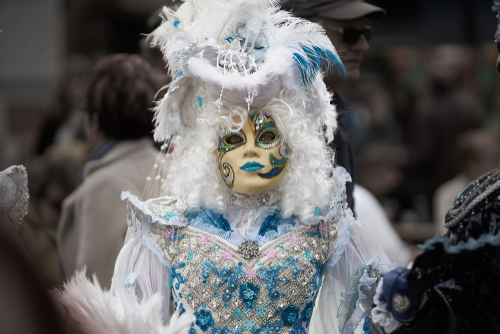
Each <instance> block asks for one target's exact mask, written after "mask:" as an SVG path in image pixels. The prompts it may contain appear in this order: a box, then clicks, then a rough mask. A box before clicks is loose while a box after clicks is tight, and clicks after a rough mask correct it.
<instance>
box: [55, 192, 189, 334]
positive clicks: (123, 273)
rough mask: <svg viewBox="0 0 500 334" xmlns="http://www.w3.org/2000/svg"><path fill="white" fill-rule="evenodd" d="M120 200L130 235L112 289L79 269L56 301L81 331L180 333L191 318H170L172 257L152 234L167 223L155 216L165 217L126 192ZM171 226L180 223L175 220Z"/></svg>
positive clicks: (152, 333)
mask: <svg viewBox="0 0 500 334" xmlns="http://www.w3.org/2000/svg"><path fill="white" fill-rule="evenodd" d="M122 198H128V199H129V203H128V209H129V213H128V217H127V223H128V226H129V233H128V234H127V240H126V242H125V245H124V246H123V248H122V250H121V251H120V254H119V255H118V258H117V260H116V263H115V268H114V274H113V280H112V284H111V289H110V290H106V289H102V288H101V286H100V285H99V283H98V282H97V279H96V278H95V277H94V280H93V281H90V280H88V279H87V278H86V275H85V269H84V270H82V271H81V272H78V273H77V274H76V275H75V276H74V277H73V278H72V279H71V280H69V281H68V282H66V283H65V285H64V291H63V292H61V293H60V294H59V296H58V297H59V300H60V302H61V303H62V304H63V305H64V306H65V307H66V308H67V309H68V311H69V312H70V314H71V316H72V317H73V318H74V319H75V320H76V321H77V322H79V323H80V324H81V326H82V328H83V330H84V332H85V333H121V334H132V333H151V334H181V333H184V334H185V333H187V332H188V330H189V328H190V326H191V323H192V322H193V321H194V320H195V317H194V316H193V315H192V314H190V313H187V312H185V313H184V315H182V314H181V312H176V313H174V314H173V315H171V312H170V310H171V308H170V303H171V296H170V291H171V286H170V284H171V259H170V257H169V256H168V254H167V252H166V251H165V250H164V249H163V248H164V247H163V246H162V244H161V240H162V238H158V236H157V235H155V233H152V231H153V230H155V229H158V226H159V225H160V224H163V225H171V224H169V223H171V221H170V220H168V221H166V220H165V219H163V218H158V217H165V215H160V216H157V215H155V213H154V212H153V211H152V210H151V209H149V208H148V207H147V205H146V203H144V202H140V201H139V200H138V199H137V197H135V196H132V195H130V194H129V193H124V194H122ZM153 209H154V208H153ZM172 214H173V213H172ZM165 218H167V217H165ZM172 222H173V223H174V224H175V223H177V226H179V225H180V224H181V223H182V221H181V219H180V218H179V219H177V221H176V220H175V219H172ZM170 229H171V230H173V228H170Z"/></svg>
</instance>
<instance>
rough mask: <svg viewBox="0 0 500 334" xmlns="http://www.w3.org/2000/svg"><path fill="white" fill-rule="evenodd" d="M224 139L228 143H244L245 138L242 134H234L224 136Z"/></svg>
mask: <svg viewBox="0 0 500 334" xmlns="http://www.w3.org/2000/svg"><path fill="white" fill-rule="evenodd" d="M224 141H225V142H226V144H228V145H237V144H241V143H243V138H242V137H241V136H240V135H237V134H233V135H231V136H228V137H226V138H224Z"/></svg>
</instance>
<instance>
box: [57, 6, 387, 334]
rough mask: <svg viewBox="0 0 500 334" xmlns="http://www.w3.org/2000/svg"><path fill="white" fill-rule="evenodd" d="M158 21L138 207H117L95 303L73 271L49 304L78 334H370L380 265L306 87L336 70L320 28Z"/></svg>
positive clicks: (253, 9) (93, 291) (235, 10)
mask: <svg viewBox="0 0 500 334" xmlns="http://www.w3.org/2000/svg"><path fill="white" fill-rule="evenodd" d="M163 19H164V21H163V23H162V24H161V25H160V26H159V27H158V28H157V29H156V30H155V31H154V32H153V33H152V35H151V39H152V44H153V45H154V46H158V47H160V48H161V50H162V51H163V53H164V55H165V59H166V61H167V63H168V65H169V70H170V74H171V76H172V78H173V81H172V83H171V84H170V85H169V89H168V92H167V94H166V95H165V97H164V98H163V99H162V100H161V101H160V102H159V103H158V105H157V107H156V109H155V111H156V118H155V121H156V129H155V139H156V140H160V141H162V140H165V144H164V146H163V150H162V153H161V154H160V157H159V158H158V160H157V163H156V164H155V165H154V166H153V172H152V174H151V175H150V176H149V178H148V182H149V184H148V186H147V188H146V190H145V193H144V194H143V196H142V198H143V200H139V198H138V197H136V196H134V195H133V194H130V193H129V192H124V193H123V194H122V198H123V199H128V209H129V211H128V217H127V222H128V225H129V231H128V233H127V238H126V242H125V245H124V247H123V248H122V250H121V252H120V254H119V256H118V259H117V261H116V265H115V271H114V275H113V276H114V277H113V283H112V286H111V290H110V291H102V290H101V288H100V286H99V284H98V282H96V281H95V280H94V282H93V283H91V282H90V281H88V280H87V279H86V278H85V273H84V272H82V273H80V274H78V275H76V276H75V278H73V279H72V280H71V281H70V282H68V283H66V285H65V290H64V292H63V293H62V295H61V301H62V303H63V304H64V305H65V306H66V307H67V308H68V310H69V311H70V313H71V315H72V316H73V317H74V318H75V319H76V320H77V321H79V322H80V323H81V324H82V325H83V328H84V329H85V330H86V331H88V332H89V333H90V332H91V333H169V334H173V333H189V334H199V333H207V334H208V333H211V334H232V333H252V334H271V333H291V334H305V333H314V334H322V333H362V332H363V329H365V330H370V329H374V327H373V326H372V324H371V323H370V319H369V317H368V315H369V310H370V306H371V303H372V297H373V295H374V293H375V291H374V289H375V286H376V283H377V281H378V280H379V279H380V277H381V275H383V274H384V273H385V272H387V271H388V270H389V269H390V268H391V265H390V262H389V260H388V259H387V257H386V255H385V254H384V252H383V251H382V249H381V248H380V247H379V246H378V244H376V243H375V242H373V241H372V240H371V239H370V237H369V235H368V233H367V232H366V229H365V227H364V226H363V225H362V224H360V223H357V222H356V221H355V219H354V217H353V214H352V211H351V209H350V208H349V207H348V205H347V199H346V198H347V197H346V182H349V181H350V180H351V178H350V176H349V174H348V173H347V172H346V171H345V169H343V168H342V167H335V166H334V165H333V161H334V160H333V152H332V150H331V149H330V148H328V146H327V143H326V141H325V136H326V137H327V138H328V141H331V140H332V139H333V135H334V130H335V127H336V112H335V107H334V105H332V104H330V101H331V94H330V93H329V92H328V91H327V89H326V87H325V84H324V82H323V81H322V75H323V72H325V71H328V70H329V69H330V70H331V69H334V70H335V71H337V72H338V75H341V74H342V73H343V72H344V69H343V65H342V63H341V62H340V60H339V58H338V55H337V53H336V51H335V48H334V47H333V45H332V44H331V42H330V40H329V39H328V37H327V36H326V35H325V34H324V30H323V29H322V28H321V26H320V25H318V24H317V23H313V22H309V21H307V20H303V19H300V18H295V17H293V16H292V15H291V14H290V13H288V12H285V11H280V10H279V8H278V7H277V1H272V0H254V1H252V0H249V1H248V0H247V1H213V0H204V1H185V2H184V3H183V4H182V5H181V6H180V7H179V9H178V10H177V11H172V10H170V9H168V8H164V10H163ZM320 288H321V290H320ZM171 309H172V310H175V312H172V313H173V315H171V314H172V313H171ZM313 310H314V312H313ZM313 313H314V315H313Z"/></svg>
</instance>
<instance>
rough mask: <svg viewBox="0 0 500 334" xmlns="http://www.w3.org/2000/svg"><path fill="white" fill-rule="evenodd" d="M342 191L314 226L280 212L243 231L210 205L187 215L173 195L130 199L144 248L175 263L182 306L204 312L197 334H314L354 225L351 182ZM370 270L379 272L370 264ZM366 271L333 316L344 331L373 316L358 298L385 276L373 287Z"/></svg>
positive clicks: (175, 288) (174, 288)
mask: <svg viewBox="0 0 500 334" xmlns="http://www.w3.org/2000/svg"><path fill="white" fill-rule="evenodd" d="M338 188H339V189H340V190H341V191H339V196H338V197H337V199H336V200H335V201H334V203H333V204H332V206H331V207H330V208H324V209H319V208H318V209H317V210H315V217H314V219H313V221H312V222H310V224H307V225H306V224H301V223H300V222H299V220H298V218H296V217H290V218H286V219H285V218H283V217H282V216H281V214H280V212H279V210H267V211H265V210H264V212H267V216H265V217H260V219H257V220H256V221H254V222H253V223H250V226H249V227H248V229H247V235H246V236H241V235H240V234H238V232H237V231H235V230H233V228H234V227H233V228H232V226H231V224H230V223H229V222H228V221H227V219H226V218H225V217H224V215H220V214H217V213H215V212H212V211H210V210H208V209H202V210H199V211H189V212H182V211H180V210H179V209H177V208H176V207H175V206H172V205H164V204H163V203H165V199H158V200H150V201H148V202H146V203H142V202H141V203H142V204H141V203H139V201H137V200H136V199H134V198H129V201H130V204H129V226H131V227H132V228H134V231H135V234H136V237H138V238H140V240H141V241H142V245H143V247H147V248H148V249H149V251H152V252H153V253H154V254H156V256H157V257H158V260H159V261H160V262H161V263H162V264H163V265H165V266H167V267H168V268H170V275H169V276H170V281H169V284H170V294H171V297H172V300H173V303H174V305H175V307H176V309H179V311H180V312H182V313H184V312H189V313H192V314H194V315H195V317H196V321H195V322H194V323H193V324H192V327H191V332H193V333H212V334H232V333H239V334H245V333H250V334H272V333H280V334H282V333H289V334H306V333H309V331H310V329H311V321H312V318H313V310H314V307H315V305H316V301H317V298H318V293H319V290H320V288H321V286H322V284H323V276H324V275H325V267H326V268H330V267H334V266H335V265H336V263H337V262H338V261H339V260H340V259H341V258H342V253H343V252H344V250H345V248H346V246H347V245H348V244H349V242H350V235H351V228H352V227H353V225H354V219H353V217H352V212H351V211H350V210H349V209H348V208H347V205H346V201H345V185H344V187H342V185H338ZM134 201H135V202H134ZM323 213H324V214H323ZM171 222H175V224H172V223H171ZM249 231H251V232H249ZM364 268H367V269H369V270H370V273H371V272H372V267H371V266H370V265H368V266H364ZM376 272H377V275H378V271H376ZM365 276H366V275H365ZM365 276H364V275H363V272H361V274H358V275H357V276H356V275H352V279H353V280H352V282H351V285H350V286H349V285H348V286H347V288H348V289H346V291H343V292H345V293H346V294H345V296H344V299H343V304H344V306H343V307H341V308H340V310H341V312H339V314H332V316H334V317H336V318H337V317H338V319H339V320H338V321H339V322H340V323H339V331H342V332H346V333H348V332H352V331H351V330H350V328H351V327H352V324H353V323H355V324H357V322H359V321H360V320H362V318H366V313H365V312H363V311H362V310H361V309H360V305H358V304H359V303H358V301H359V300H358V297H357V296H365V295H367V294H368V295H369V294H370V293H371V292H370V291H372V290H373V289H374V286H375V285H374V283H375V282H376V280H377V279H378V276H373V278H374V280H372V281H370V283H369V284H366V282H365V281H366V277H365ZM361 286H363V288H361ZM358 288H359V289H362V291H363V293H361V294H358V293H357V292H356V291H358ZM352 291H354V292H356V293H353V292H352ZM360 291H361V290H360ZM337 308H338V307H337ZM343 309H346V310H347V309H349V310H350V312H344V311H342V310H343ZM360 312H361V313H360ZM346 314H347V315H346ZM353 316H354V318H353ZM358 318H359V319H358Z"/></svg>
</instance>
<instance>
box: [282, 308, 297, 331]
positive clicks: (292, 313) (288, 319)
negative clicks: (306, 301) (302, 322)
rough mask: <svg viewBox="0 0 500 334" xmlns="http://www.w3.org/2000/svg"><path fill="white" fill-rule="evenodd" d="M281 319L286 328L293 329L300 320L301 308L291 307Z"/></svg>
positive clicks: (283, 313)
mask: <svg viewBox="0 0 500 334" xmlns="http://www.w3.org/2000/svg"><path fill="white" fill-rule="evenodd" d="M280 317H281V320H282V321H283V325H284V326H287V327H292V326H293V324H294V323H295V321H297V319H298V318H299V308H298V307H295V306H291V305H290V306H288V307H287V308H286V309H284V310H283V312H282V313H281V316H280Z"/></svg>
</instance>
